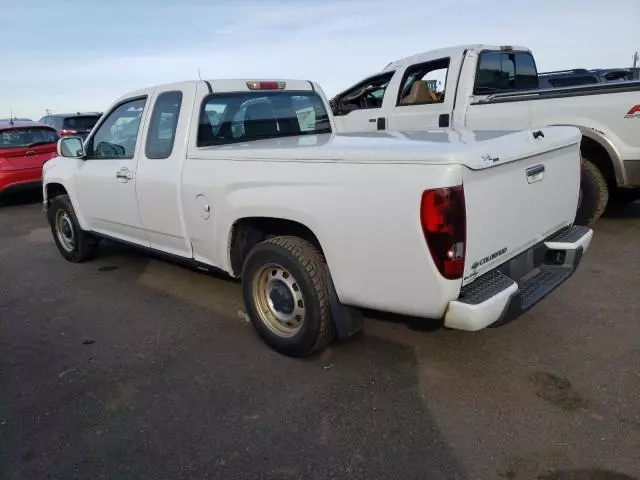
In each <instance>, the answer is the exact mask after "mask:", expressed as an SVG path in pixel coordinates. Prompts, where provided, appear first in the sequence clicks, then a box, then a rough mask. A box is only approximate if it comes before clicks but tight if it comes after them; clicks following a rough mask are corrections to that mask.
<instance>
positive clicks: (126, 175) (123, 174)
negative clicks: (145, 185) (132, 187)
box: [116, 168, 133, 183]
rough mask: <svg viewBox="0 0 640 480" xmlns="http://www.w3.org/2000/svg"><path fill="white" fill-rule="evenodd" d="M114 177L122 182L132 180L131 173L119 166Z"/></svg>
mask: <svg viewBox="0 0 640 480" xmlns="http://www.w3.org/2000/svg"><path fill="white" fill-rule="evenodd" d="M116 178H117V179H118V180H120V181H121V182H122V183H126V182H128V181H129V180H133V173H132V172H131V170H129V169H128V168H121V169H120V170H118V171H117V172H116Z"/></svg>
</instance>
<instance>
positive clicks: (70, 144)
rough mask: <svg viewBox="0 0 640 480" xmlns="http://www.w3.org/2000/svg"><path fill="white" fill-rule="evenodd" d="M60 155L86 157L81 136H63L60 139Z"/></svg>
mask: <svg viewBox="0 0 640 480" xmlns="http://www.w3.org/2000/svg"><path fill="white" fill-rule="evenodd" d="M58 155H59V156H61V157H69V158H84V156H85V151H84V145H83V143H82V139H81V138H80V137H63V138H61V139H60V140H58Z"/></svg>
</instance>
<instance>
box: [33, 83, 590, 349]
mask: <svg viewBox="0 0 640 480" xmlns="http://www.w3.org/2000/svg"><path fill="white" fill-rule="evenodd" d="M309 108H311V109H312V110H313V114H310V113H309V111H308V109H309ZM212 111H215V112H218V113H219V116H216V124H215V125H212V123H211V116H210V112H212ZM134 114H135V115H134ZM132 115H134V116H135V120H131V117H132ZM123 117H124V118H126V120H127V128H126V132H128V133H127V134H126V135H125V133H124V129H117V128H113V126H114V125H119V124H121V123H123V121H122V120H121V119H122V118H123ZM311 119H313V121H312V120H311ZM132 121H134V122H136V123H135V124H132V123H131V122H132ZM334 131H335V125H334V120H333V118H332V116H331V114H330V113H329V112H328V105H327V102H326V100H325V98H324V96H323V94H322V91H321V89H320V87H319V86H318V85H317V84H315V83H311V82H308V81H303V80H284V81H259V80H213V81H190V82H183V83H176V84H171V85H163V86H156V87H151V88H148V89H144V90H139V91H136V92H132V93H130V94H128V95H125V96H124V97H122V98H120V99H119V100H117V101H116V103H115V104H114V105H113V106H112V107H111V108H110V109H109V110H108V111H107V113H106V114H105V115H104V116H103V117H102V119H101V120H100V123H98V124H97V125H96V127H95V128H94V129H93V131H92V132H91V134H90V136H89V137H88V139H87V140H86V142H85V143H84V145H83V144H82V143H81V141H80V139H78V138H73V137H69V138H65V139H62V140H61V141H60V143H59V145H58V151H59V155H60V156H59V157H56V158H55V159H53V160H50V161H49V162H47V163H46V165H45V167H44V182H43V183H44V209H45V211H46V213H47V217H48V219H49V222H50V224H51V230H52V233H53V238H54V240H55V243H56V244H57V246H58V249H59V250H60V253H61V254H62V255H63V256H64V257H65V258H66V259H67V260H69V261H71V262H81V261H83V260H86V259H88V258H90V257H91V256H92V255H94V254H95V253H96V247H97V243H98V241H99V240H100V239H102V238H108V239H113V240H117V241H120V242H126V243H128V244H131V245H135V246H137V247H141V248H143V249H148V250H153V251H156V252H161V253H163V254H166V255H167V256H169V257H171V258H173V259H176V260H178V261H181V262H186V263H188V264H191V265H195V266H198V267H204V268H208V269H216V270H222V271H224V272H226V273H227V274H229V275H231V276H233V277H241V278H242V289H243V295H244V300H245V304H246V309H247V312H248V314H249V317H250V319H251V321H252V323H253V325H254V326H255V328H256V329H257V330H258V332H259V333H260V334H261V336H262V337H263V338H264V339H265V340H266V342H267V343H268V344H269V345H271V346H272V347H274V348H275V349H277V350H278V351H280V352H282V353H285V354H287V355H292V356H304V355H308V354H310V353H312V352H314V351H316V350H319V349H321V348H322V347H324V346H326V345H327V344H328V343H329V342H330V341H331V340H333V339H334V337H336V336H338V337H341V338H343V337H347V336H349V335H351V334H353V333H354V332H355V331H357V330H358V329H359V328H360V327H361V326H362V321H363V320H362V315H361V314H360V312H359V309H358V308H357V307H366V308H373V309H379V310H386V311H390V312H397V313H399V314H407V315H414V316H420V317H425V318H430V319H443V320H444V324H445V325H446V326H448V327H451V328H457V329H462V330H472V331H473V330H479V329H481V328H483V327H486V326H488V325H491V324H494V325H495V324H500V323H503V322H506V321H508V320H511V319H513V318H515V317H517V316H518V315H519V314H520V313H522V312H523V311H525V310H527V309H528V308H530V307H531V306H532V305H533V304H534V303H536V302H537V301H538V300H540V299H541V298H543V297H544V296H545V295H546V294H548V293H549V292H550V291H551V290H553V289H554V288H556V287H557V286H558V285H560V284H561V283H562V282H563V281H564V280H566V279H567V278H568V277H569V276H570V275H571V274H572V273H573V272H574V271H575V269H576V267H577V265H578V264H579V263H580V260H581V258H582V254H583V253H584V252H585V250H586V248H587V246H588V245H589V241H590V240H591V236H592V232H591V230H589V229H588V228H585V227H574V226H572V221H573V217H574V212H575V209H576V205H577V203H578V183H579V182H578V178H579V165H580V156H579V144H580V132H579V131H578V130H577V129H576V128H573V127H550V128H545V129H542V130H536V131H523V132H514V133H504V132H503V133H493V134H491V135H483V136H482V137H478V136H477V135H476V134H474V133H473V132H468V131H462V132H460V131H456V130H446V129H444V130H438V131H434V132H431V133H425V134H423V135H422V136H420V138H415V139H409V138H406V137H405V136H403V135H401V134H397V136H396V135H391V134H385V133H383V134H375V133H374V134H364V135H363V134H354V135H337V134H335V133H333V132H334ZM368 137H371V138H368Z"/></svg>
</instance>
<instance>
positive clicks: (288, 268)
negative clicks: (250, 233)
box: [242, 236, 335, 357]
mask: <svg viewBox="0 0 640 480" xmlns="http://www.w3.org/2000/svg"><path fill="white" fill-rule="evenodd" d="M326 272H327V269H326V268H325V261H324V257H323V256H322V254H321V253H320V252H319V251H318V250H317V249H316V248H315V247H314V246H313V245H311V244H310V243H309V242H307V241H306V240H303V239H301V238H298V237H289V236H287V237H284V236H283V237H274V238H271V239H269V240H266V241H264V242H261V243H259V244H258V245H256V246H255V247H254V248H253V249H252V250H251V252H250V253H249V255H248V257H247V259H246V261H245V263H244V266H243V269H242V293H243V297H244V303H245V306H246V309H247V312H248V314H249V318H250V320H251V323H252V324H253V326H254V328H255V329H256V330H257V331H258V333H259V334H260V336H261V337H262V339H263V340H264V341H265V342H266V343H267V344H268V345H269V346H271V347H272V348H274V349H275V350H277V351H278V352H280V353H282V354H284V355H288V356H291V357H305V356H308V355H310V354H312V353H314V352H316V351H318V350H321V349H323V348H325V347H326V346H327V345H329V343H331V341H333V339H334V338H335V329H334V325H333V321H332V317H331V308H330V304H329V290H328V281H327V273H326Z"/></svg>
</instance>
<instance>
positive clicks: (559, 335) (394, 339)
mask: <svg viewBox="0 0 640 480" xmlns="http://www.w3.org/2000/svg"><path fill="white" fill-rule="evenodd" d="M595 230H596V235H595V238H594V241H593V243H592V247H591V249H590V251H589V252H588V254H587V256H586V258H585V260H584V262H583V264H582V265H581V267H580V269H579V271H578V272H577V273H576V274H575V276H574V277H573V278H571V279H570V280H569V281H568V283H566V284H565V285H564V286H563V287H561V288H560V289H559V290H557V291H556V292H554V293H553V294H552V295H551V296H549V297H548V298H547V299H545V300H544V301H543V302H542V303H540V304H539V305H538V306H537V307H536V308H534V309H533V310H532V311H530V312H528V313H527V314H526V315H524V316H523V317H521V318H520V319H518V320H517V321H515V322H513V323H511V324H509V325H507V326H505V327H502V328H498V329H487V330H485V331H482V332H479V333H476V334H469V333H463V332H456V331H450V330H445V329H439V328H435V326H433V325H431V324H429V323H428V322H426V321H416V320H410V319H403V318H398V317H392V316H388V315H382V314H375V313H371V314H370V316H372V317H379V318H378V319H376V318H370V319H368V321H367V323H366V325H365V329H364V331H363V332H362V333H361V334H359V335H357V336H356V337H355V338H353V339H351V340H350V341H347V342H342V343H335V344H334V345H332V346H331V348H329V349H328V350H326V351H325V352H323V353H321V354H319V355H317V356H315V357H312V358H310V359H306V360H294V359H290V358H286V357H283V356H281V355H279V354H277V353H275V352H274V351H272V350H270V349H269V348H268V347H266V346H265V345H264V344H263V343H262V342H261V341H260V340H259V339H258V338H257V336H256V334H255V333H254V331H253V329H252V327H251V326H250V325H249V324H248V323H247V322H246V320H245V317H244V314H243V308H242V302H241V298H240V287H239V284H238V283H236V282H233V281H230V280H226V279H222V278H219V277H215V276H212V275H210V274H206V273H202V272H199V271H194V270H191V269H188V268H184V267H181V266H177V265H174V264H171V263H167V262H165V261H162V260H159V259H155V258H151V257H149V256H147V255H145V254H142V253H139V252H137V251H136V250H133V249H130V248H126V247H122V246H117V245H114V244H106V243H105V244H103V245H102V247H101V250H100V255H99V257H98V258H97V259H96V260H94V261H92V262H88V263H84V264H81V265H73V264H70V263H67V262H66V261H64V260H63V259H62V257H61V256H60V255H59V253H58V252H57V250H56V248H55V246H54V244H53V241H52V239H51V233H50V230H49V228H48V225H47V224H46V222H45V219H44V217H43V215H42V212H41V210H40V205H39V204H38V203H37V199H33V198H21V199H18V200H15V199H14V200H12V201H10V202H8V203H5V204H3V205H0V478H2V479H39V478H51V479H71V478H78V479H140V478H145V479H146V478H148V479H164V478H167V479H179V478H193V479H207V478H224V479H236V478H238V479H254V478H255V479H263V478H264V479H290V478H304V479H329V478H335V479H349V478H354V479H355V478H358V479H388V478H389V479H413V478H426V479H467V478H468V479H502V478H505V479H517V480H520V479H551V480H568V479H571V480H576V479H578V480H583V479H584V480H586V479H595V480H624V479H640V306H639V305H640V203H636V204H634V205H631V206H629V207H626V208H621V209H618V210H616V211H614V212H612V213H610V214H609V215H608V216H607V217H605V218H603V219H601V220H600V221H599V222H598V223H597V225H596V227H595ZM398 288H402V286H401V282H399V283H398Z"/></svg>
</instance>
